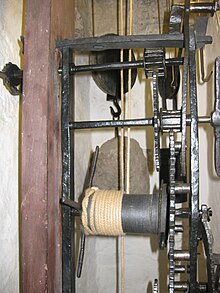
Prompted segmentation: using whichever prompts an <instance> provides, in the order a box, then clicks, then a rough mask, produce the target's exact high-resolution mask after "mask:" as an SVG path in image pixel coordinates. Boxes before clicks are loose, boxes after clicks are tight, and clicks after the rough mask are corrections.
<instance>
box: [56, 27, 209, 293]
mask: <svg viewBox="0 0 220 293" xmlns="http://www.w3.org/2000/svg"><path fill="white" fill-rule="evenodd" d="M186 26H187V25H186ZM187 30H188V31H187ZM185 35H188V38H189V39H188V41H187V37H186V39H184V35H183V34H168V35H150V36H149V35H148V36H129V37H122V36H105V37H97V38H85V39H76V40H63V41H58V42H57V48H58V49H59V50H61V52H62V66H61V67H60V68H59V73H61V74H62V75H61V84H62V93H61V111H62V113H61V114H62V120H61V121H62V128H61V129H62V199H61V202H65V199H68V200H69V199H70V200H74V168H73V166H74V130H75V129H85V128H100V127H104V128H107V127H131V126H136V127H137V126H138V127H146V126H153V125H154V120H153V118H145V119H135V120H119V121H82V122H77V121H75V120H74V117H71V107H72V108H74V95H72V93H71V87H72V82H71V75H73V74H75V73H77V72H84V71H89V70H93V69H95V70H100V69H101V70H112V69H113V70H116V69H119V68H122V67H124V68H125V67H126V68H134V67H143V62H142V61H137V62H131V63H129V62H127V63H126V64H125V63H117V64H113V63H112V64H107V65H106V64H104V65H98V66H95V67H94V66H93V65H92V66H90V65H85V66H79V67H77V66H75V65H74V64H73V63H72V60H71V58H72V54H73V51H81V50H82V51H100V50H106V49H122V48H123V49H128V48H145V47H147V48H159V47H160V48H161V47H177V48H183V47H184V46H185V45H186V46H188V44H189V51H188V52H187V50H186V52H187V53H186V54H189V56H187V58H186V59H185V60H184V61H185V62H186V64H185V65H184V66H186V67H187V68H188V65H189V68H190V72H189V77H190V111H191V112H190V116H188V117H187V116H186V112H184V115H185V118H184V119H185V123H186V124H188V125H189V124H190V125H191V150H190V155H191V160H192V164H191V173H190V174H191V175H190V182H191V195H190V197H191V212H190V225H191V230H190V243H189V247H190V248H189V249H190V280H189V287H190V288H189V289H190V293H194V292H196V286H197V283H196V280H197V279H196V278H197V276H196V275H197V269H196V266H197V265H196V264H197V236H198V221H199V208H198V186H199V171H198V122H199V119H198V116H197V95H196V67H195V49H196V47H201V46H203V45H205V44H210V43H211V37H209V36H196V37H195V36H194V31H193V28H190V29H189V27H185ZM188 58H189V59H188ZM187 60H189V61H187ZM174 61H175V62H176V63H178V64H180V63H182V59H181V60H174ZM174 61H172V62H174ZM96 67H97V68H96ZM186 82H187V76H186V78H185V83H186ZM185 86H186V84H185ZM183 93H184V95H186V90H183ZM204 120H205V119H201V121H202V122H203V121H204ZM205 122H210V118H207V119H206V121H205ZM184 127H185V126H184ZM184 146H185V144H184ZM183 158H184V157H183ZM62 227H63V238H62V251H63V253H62V257H63V272H62V277H63V292H65V293H66V292H69V293H74V292H75V254H74V250H75V243H74V232H75V231H74V213H73V212H72V210H71V208H70V207H67V206H65V205H63V206H62Z"/></svg>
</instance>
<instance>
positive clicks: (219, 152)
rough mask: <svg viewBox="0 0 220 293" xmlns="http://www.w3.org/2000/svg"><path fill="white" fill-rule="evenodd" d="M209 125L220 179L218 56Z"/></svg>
mask: <svg viewBox="0 0 220 293" xmlns="http://www.w3.org/2000/svg"><path fill="white" fill-rule="evenodd" d="M211 124H212V126H213V128H214V135H215V170H216V173H217V175H218V176H219V177H220V56H218V57H217V58H216V60H215V107H214V111H213V112H212V114H211Z"/></svg>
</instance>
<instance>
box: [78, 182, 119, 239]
mask: <svg viewBox="0 0 220 293" xmlns="http://www.w3.org/2000/svg"><path fill="white" fill-rule="evenodd" d="M122 198H123V192H122V191H117V190H100V189H97V188H94V187H93V188H88V189H87V190H86V191H85V197H84V199H83V203H82V223H83V227H84V231H85V233H86V234H87V235H106V236H122V235H124V232H123V229H122V216H121V214H122V212H121V211H122Z"/></svg>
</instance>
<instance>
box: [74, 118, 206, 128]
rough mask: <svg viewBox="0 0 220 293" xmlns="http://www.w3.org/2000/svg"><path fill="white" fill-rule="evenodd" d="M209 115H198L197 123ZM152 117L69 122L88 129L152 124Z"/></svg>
mask: <svg viewBox="0 0 220 293" xmlns="http://www.w3.org/2000/svg"><path fill="white" fill-rule="evenodd" d="M210 122H211V118H210V117H209V116H201V117H198V123H210ZM186 123H187V125H190V124H191V118H190V117H189V116H188V117H187V119H186ZM153 125H154V121H153V118H143V119H131V120H103V121H76V122H70V123H69V128H70V129H90V128H114V127H143V126H145V127H146V126H153Z"/></svg>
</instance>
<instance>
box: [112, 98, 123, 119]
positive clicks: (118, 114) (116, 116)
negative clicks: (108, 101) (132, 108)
mask: <svg viewBox="0 0 220 293" xmlns="http://www.w3.org/2000/svg"><path fill="white" fill-rule="evenodd" d="M112 102H113V104H114V106H115V107H116V109H117V111H115V110H114V109H113V107H112V106H111V107H110V111H111V114H112V116H113V119H119V117H120V115H121V107H120V105H119V103H118V100H117V99H113V100H112Z"/></svg>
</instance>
